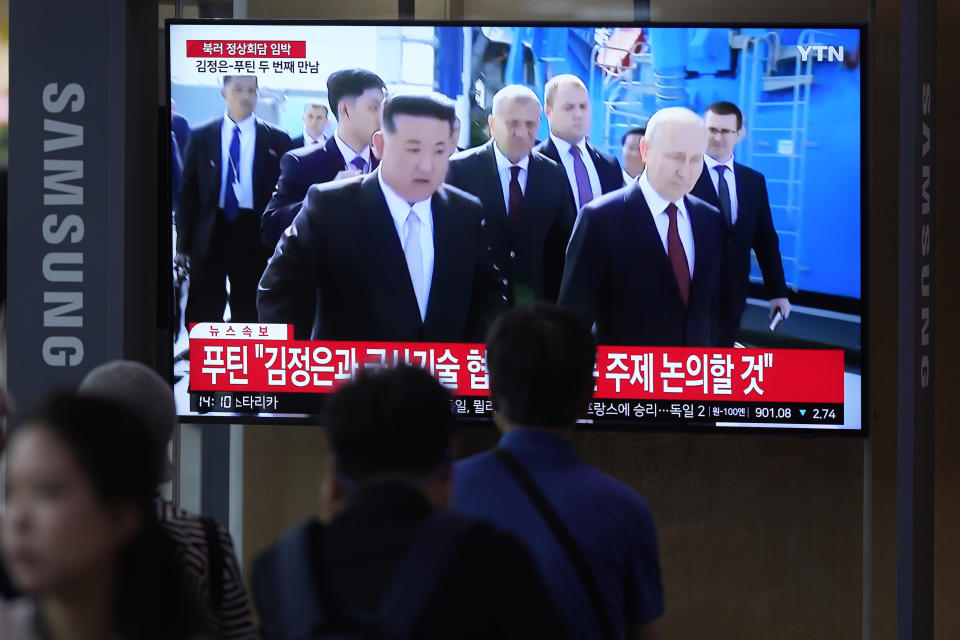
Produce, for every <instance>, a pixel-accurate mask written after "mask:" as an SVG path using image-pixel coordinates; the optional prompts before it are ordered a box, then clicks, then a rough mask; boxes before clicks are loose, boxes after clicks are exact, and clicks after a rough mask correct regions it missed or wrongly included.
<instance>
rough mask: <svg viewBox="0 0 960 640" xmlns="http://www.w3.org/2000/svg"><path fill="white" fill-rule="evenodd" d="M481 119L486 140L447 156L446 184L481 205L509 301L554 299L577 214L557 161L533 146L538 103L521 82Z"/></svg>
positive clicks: (499, 97) (499, 96) (504, 92)
mask: <svg viewBox="0 0 960 640" xmlns="http://www.w3.org/2000/svg"><path fill="white" fill-rule="evenodd" d="M488 124H489V127H490V132H491V133H492V135H493V138H492V139H491V140H490V141H489V142H487V143H486V144H484V145H482V146H480V147H476V148H474V149H469V150H467V151H463V152H461V153H458V154H456V155H454V156H453V157H452V158H451V159H450V170H449V172H448V173H447V184H452V185H453V186H455V187H459V188H461V189H463V190H464V191H466V192H467V193H471V194H473V195H475V196H477V197H478V198H480V201H481V202H482V203H483V210H484V216H485V222H486V224H485V225H484V231H485V232H486V234H487V237H488V239H489V242H490V247H491V249H492V253H493V261H494V264H496V265H497V267H498V268H499V269H500V271H501V272H502V273H503V274H504V277H505V278H506V279H507V280H509V281H510V283H511V285H512V286H511V294H512V296H511V300H512V302H514V303H516V304H522V303H525V302H530V301H533V300H550V301H551V302H556V300H557V294H558V293H559V292H560V278H561V276H562V275H563V260H564V253H565V251H566V248H567V242H568V241H569V240H570V233H571V231H572V230H573V223H574V220H575V219H576V215H575V214H574V211H573V204H572V203H571V202H570V198H569V197H568V195H567V193H566V190H565V189H558V188H557V185H558V184H559V185H562V184H563V182H564V180H565V179H566V175H565V174H564V173H563V170H562V169H561V168H560V166H559V165H558V164H557V163H556V162H554V161H552V160H550V159H549V158H547V157H546V156H543V155H541V154H539V153H534V152H533V143H534V141H535V139H536V135H537V129H538V128H539V127H540V100H539V99H538V98H537V94H535V93H534V92H533V91H531V90H530V89H528V88H527V87H525V86H523V85H509V86H506V87H504V88H503V89H501V90H500V91H498V92H497V95H496V96H494V98H493V112H492V113H491V115H490V117H489V119H488Z"/></svg>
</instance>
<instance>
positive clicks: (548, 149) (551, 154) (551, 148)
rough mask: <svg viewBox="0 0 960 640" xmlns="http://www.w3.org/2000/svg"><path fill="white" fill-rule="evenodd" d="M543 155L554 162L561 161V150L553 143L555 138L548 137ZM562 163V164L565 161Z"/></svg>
mask: <svg viewBox="0 0 960 640" xmlns="http://www.w3.org/2000/svg"><path fill="white" fill-rule="evenodd" d="M543 155H545V156H547V157H548V158H550V159H551V160H553V161H554V162H560V151H559V150H558V149H557V145H555V144H553V138H547V143H546V145H544V147H543ZM560 164H561V165H562V164H563V163H560Z"/></svg>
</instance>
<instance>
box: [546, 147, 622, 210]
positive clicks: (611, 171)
mask: <svg viewBox="0 0 960 640" xmlns="http://www.w3.org/2000/svg"><path fill="white" fill-rule="evenodd" d="M533 150H534V151H539V152H540V153H542V154H543V155H545V156H547V157H548V158H550V159H551V160H553V161H554V162H556V163H557V164H559V165H560V168H561V169H563V162H562V161H561V160H560V151H559V150H558V149H557V145H555V144H554V143H553V138H551V137H549V136H547V139H546V140H544V141H543V142H541V143H540V144H538V145H537V146H536V147H534V148H533ZM587 153H588V154H589V155H590V159H591V160H593V166H594V167H595V168H596V169H597V176H598V177H599V178H600V190H601V191H602V192H603V193H610V192H611V191H616V190H617V189H619V188H620V187H622V186H623V173H622V171H621V169H620V163H619V162H618V161H617V159H616V158H614V157H613V156H612V155H610V154H609V153H604V152H603V151H600V150H599V149H597V148H596V147H594V146H593V145H592V144H590V143H589V142H588V143H587ZM563 177H564V178H566V177H567V173H566V170H564V172H563ZM566 184H567V188H568V189H570V191H569V197H570V199H571V200H573V190H572V187H571V186H570V180H569V179H567V180H566ZM600 195H601V194H599V193H595V194H593V197H594V198H599V197H600ZM573 201H574V202H576V200H573Z"/></svg>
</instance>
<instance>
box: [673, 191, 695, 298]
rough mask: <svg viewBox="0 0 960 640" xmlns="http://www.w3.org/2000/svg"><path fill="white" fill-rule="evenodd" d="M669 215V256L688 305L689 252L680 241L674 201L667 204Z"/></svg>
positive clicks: (681, 296) (679, 287) (682, 296)
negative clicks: (687, 252)
mask: <svg viewBox="0 0 960 640" xmlns="http://www.w3.org/2000/svg"><path fill="white" fill-rule="evenodd" d="M667 217H668V218H669V219H670V225H669V226H668V227H667V256H668V257H669V258H670V266H671V267H672V268H673V277H674V278H676V279H677V288H678V289H679V290H680V299H681V300H683V306H684V307H686V306H687V303H688V302H689V300H690V263H688V262H687V254H686V252H685V251H684V250H683V243H682V242H680V230H679V229H678V228H677V205H675V204H673V203H672V202H671V203H670V204H669V205H667Z"/></svg>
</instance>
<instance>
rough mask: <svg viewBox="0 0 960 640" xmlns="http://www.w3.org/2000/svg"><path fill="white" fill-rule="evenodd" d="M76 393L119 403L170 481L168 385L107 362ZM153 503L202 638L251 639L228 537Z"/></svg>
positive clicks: (173, 413)
mask: <svg viewBox="0 0 960 640" xmlns="http://www.w3.org/2000/svg"><path fill="white" fill-rule="evenodd" d="M78 393H79V394H80V395H86V396H94V397H98V398H102V399H105V400H110V401H113V402H116V403H119V404H120V405H121V406H123V407H125V408H126V409H127V410H128V411H130V412H131V413H132V414H134V415H136V416H137V417H138V418H140V419H141V422H142V423H143V425H144V426H145V427H146V428H147V429H148V431H149V432H150V433H149V435H150V439H151V440H152V441H153V445H154V450H155V451H156V452H157V453H158V454H159V456H160V457H159V458H158V460H157V464H158V466H159V469H160V472H159V477H160V478H161V479H162V480H163V481H164V482H168V481H170V480H172V479H173V474H174V473H175V471H176V470H175V469H174V468H173V465H172V464H171V463H170V458H169V453H168V451H169V449H170V439H171V437H172V436H173V430H174V428H176V426H177V407H176V403H175V401H174V397H173V389H172V388H171V386H170V383H169V382H167V381H166V380H164V379H163V378H161V377H160V376H159V374H157V372H155V371H154V370H153V369H151V368H150V367H148V366H146V365H145V364H142V363H139V362H133V361H130V360H113V361H111V362H107V363H105V364H102V365H100V366H98V367H95V368H94V369H93V370H92V371H90V373H88V374H87V375H86V377H84V379H83V381H82V382H81V383H80V386H79V388H78ZM154 504H155V506H156V509H157V520H158V521H159V522H160V525H161V526H162V527H163V529H164V530H165V531H166V532H167V534H168V535H169V536H170V538H171V539H172V540H173V542H174V543H175V544H176V546H177V551H178V553H179V555H180V558H181V560H182V562H183V569H184V572H185V574H186V576H187V583H188V586H189V588H190V590H191V595H192V597H193V599H194V601H195V602H196V604H197V607H198V609H199V611H201V612H202V613H203V617H204V620H203V622H204V625H205V627H204V628H205V636H204V637H211V638H234V639H236V640H254V639H255V638H257V637H258V635H257V632H256V628H255V627H254V624H253V618H252V616H251V611H250V602H249V600H248V599H247V592H246V589H245V588H244V585H243V577H242V576H241V575H240V567H239V566H238V564H237V557H236V552H235V551H234V548H233V539H232V538H231V537H230V533H229V532H228V531H227V530H226V529H224V528H223V527H222V526H220V525H219V524H218V523H217V522H216V521H215V520H213V519H212V518H209V517H202V516H196V515H194V514H192V513H188V512H186V511H184V510H182V509H180V508H179V507H178V506H176V505H175V504H173V503H172V502H170V501H169V500H164V499H163V498H161V497H160V495H159V494H158V495H157V497H156V499H155V501H154Z"/></svg>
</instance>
